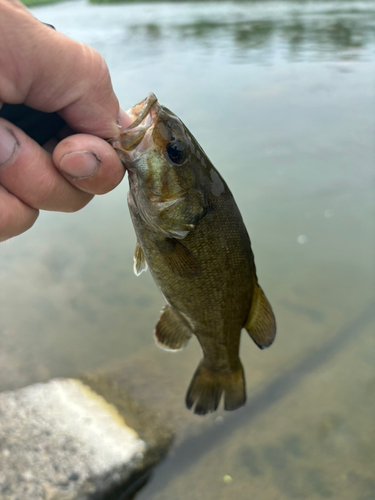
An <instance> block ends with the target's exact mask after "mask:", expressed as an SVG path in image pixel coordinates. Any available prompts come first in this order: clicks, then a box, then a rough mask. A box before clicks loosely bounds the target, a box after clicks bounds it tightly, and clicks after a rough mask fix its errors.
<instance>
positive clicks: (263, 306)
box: [244, 283, 276, 349]
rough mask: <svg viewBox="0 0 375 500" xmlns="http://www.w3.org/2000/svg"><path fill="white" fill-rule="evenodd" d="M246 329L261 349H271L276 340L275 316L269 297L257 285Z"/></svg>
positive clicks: (255, 285) (255, 284)
mask: <svg viewBox="0 0 375 500" xmlns="http://www.w3.org/2000/svg"><path fill="white" fill-rule="evenodd" d="M244 328H245V329H246V330H247V331H248V333H249V335H250V337H251V338H252V339H253V340H254V342H255V343H256V345H257V346H258V347H259V348H260V349H264V348H265V347H269V346H270V345H271V344H272V342H273V341H274V340H275V335H276V320H275V316H274V314H273V311H272V308H271V305H270V303H269V302H268V300H267V297H266V296H265V295H264V292H263V290H262V289H261V287H260V286H259V285H258V284H257V283H254V295H253V301H252V304H251V309H250V313H249V316H248V318H247V321H246V323H245V325H244Z"/></svg>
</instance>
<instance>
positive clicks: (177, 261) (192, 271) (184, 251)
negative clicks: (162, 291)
mask: <svg viewBox="0 0 375 500" xmlns="http://www.w3.org/2000/svg"><path fill="white" fill-rule="evenodd" d="M158 248H159V250H160V255H161V256H162V258H163V259H164V261H165V262H166V263H167V264H168V266H169V267H170V268H171V269H172V271H173V272H174V273H175V274H177V275H178V276H181V278H194V277H196V276H198V275H199V274H200V272H201V266H200V264H199V261H198V260H197V259H196V258H195V257H194V255H193V254H192V253H191V252H190V250H189V249H188V248H186V246H185V245H184V244H183V243H181V241H179V240H176V239H174V238H166V239H165V240H164V241H163V242H159V243H158Z"/></svg>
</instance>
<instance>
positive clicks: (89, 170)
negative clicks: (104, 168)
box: [60, 151, 101, 179]
mask: <svg viewBox="0 0 375 500" xmlns="http://www.w3.org/2000/svg"><path fill="white" fill-rule="evenodd" d="M100 163H101V160H100V158H99V157H98V156H97V155H96V154H95V153H92V152H91V151H76V152H74V153H67V154H65V155H64V156H63V157H62V158H61V162H60V170H61V171H62V172H64V173H65V174H67V175H69V176H70V177H73V178H74V179H85V178H86V177H91V176H92V175H94V174H95V172H96V171H97V170H98V166H99V164H100Z"/></svg>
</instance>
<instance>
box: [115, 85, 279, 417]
mask: <svg viewBox="0 0 375 500" xmlns="http://www.w3.org/2000/svg"><path fill="white" fill-rule="evenodd" d="M128 113H129V115H130V116H131V117H133V118H134V122H133V123H132V125H130V126H129V127H128V128H127V129H125V130H124V131H123V132H122V133H121V134H119V135H118V136H116V137H113V138H112V139H110V140H109V142H110V143H111V144H112V146H113V147H114V148H115V149H116V151H117V153H118V155H119V157H120V159H121V161H122V162H123V164H124V166H125V168H126V169H127V171H128V177H129V188H130V189H129V193H128V206H129V210H130V215H131V218H132V222H133V225H134V229H135V232H136V236H137V244H136V249H135V254H134V271H135V273H136V274H137V275H139V274H140V273H141V272H142V271H145V270H146V269H147V268H149V269H150V271H151V274H152V276H153V278H154V280H155V282H156V284H157V285H158V287H159V288H160V290H161V292H162V294H163V295H164V297H165V299H166V302H167V305H166V306H165V307H164V308H163V310H162V314H161V316H160V318H159V321H158V323H157V325H156V327H155V339H156V342H157V344H158V345H159V346H160V347H162V348H164V349H168V350H178V349H181V348H183V347H184V346H185V345H186V344H187V343H188V341H189V340H190V338H191V336H192V335H193V334H194V335H195V336H196V337H197V338H198V341H199V343H200V345H201V347H202V350H203V359H202V360H201V362H200V364H199V366H198V368H197V370H196V372H195V374H194V376H193V379H192V381H191V383H190V386H189V388H188V391H187V394H186V406H187V407H188V408H189V409H191V408H194V412H195V413H196V414H199V415H204V414H206V413H208V412H213V411H215V410H216V409H217V407H218V405H219V402H220V399H221V396H222V395H224V408H225V410H229V411H230V410H235V409H237V408H239V407H241V406H242V405H244V404H245V401H246V391H245V380H244V372H243V367H242V364H241V361H240V359H239V345H240V335H241V330H242V328H244V329H246V330H247V332H248V333H249V335H250V336H251V338H252V339H253V340H254V342H255V343H256V344H257V345H258V347H260V348H261V349H263V348H265V347H268V346H270V345H271V344H272V342H273V340H274V338H275V334H276V322H275V317H274V314H273V312H272V308H271V306H270V304H269V302H268V300H267V298H266V296H265V295H264V292H263V290H262V289H261V287H260V286H259V284H258V279H257V275H256V269H255V264H254V255H253V252H252V250H251V244H250V239H249V236H248V234H247V231H246V228H245V225H244V223H243V221H242V217H241V214H240V212H239V210H238V208H237V205H236V202H235V201H234V198H233V196H232V193H231V192H230V190H229V188H228V186H227V185H226V183H225V181H224V179H223V178H222V177H221V175H220V174H219V172H218V171H217V170H216V169H215V167H214V166H213V165H212V163H211V162H210V160H209V159H208V158H207V156H206V154H205V153H204V151H203V149H202V148H201V147H200V145H199V144H198V143H197V141H196V140H195V138H194V137H193V136H192V135H191V133H190V132H189V130H188V129H187V128H186V127H185V125H184V124H183V123H182V122H181V120H180V119H179V118H178V117H177V116H176V115H174V114H173V113H172V112H171V111H169V110H168V109H167V108H165V107H164V106H161V105H160V104H159V103H158V101H157V99H156V97H155V95H154V94H149V95H148V97H147V98H146V99H145V100H144V101H142V102H140V103H139V104H137V105H135V106H134V107H133V108H131V109H130V110H129V111H128Z"/></svg>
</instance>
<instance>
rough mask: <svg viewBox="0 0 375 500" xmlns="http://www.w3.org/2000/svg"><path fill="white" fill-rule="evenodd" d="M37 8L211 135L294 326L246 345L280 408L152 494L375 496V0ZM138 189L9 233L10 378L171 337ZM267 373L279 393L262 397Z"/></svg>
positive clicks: (42, 373) (251, 370)
mask: <svg viewBox="0 0 375 500" xmlns="http://www.w3.org/2000/svg"><path fill="white" fill-rule="evenodd" d="M33 13H34V15H35V16H37V17H38V18H39V19H40V20H42V21H44V22H48V23H51V24H53V25H54V26H55V27H56V29H58V30H59V31H61V32H63V33H65V34H67V35H69V36H71V37H73V38H75V39H77V40H80V41H82V42H84V43H87V44H89V45H91V46H93V47H95V48H96V49H97V50H98V51H99V52H100V53H101V54H102V55H103V56H104V57H105V59H106V61H107V63H108V65H109V68H110V71H111V74H112V79H113V85H114V88H115V90H116V92H117V95H118V96H119V99H120V102H121V104H122V106H123V107H124V108H125V109H127V108H128V107H130V106H131V105H133V104H134V103H136V102H138V101H139V100H141V99H142V98H144V97H145V96H146V95H147V93H148V92H149V91H153V92H154V93H155V94H156V95H157V96H158V98H159V100H160V102H161V103H162V104H165V105H167V107H168V108H170V109H172V110H173V111H174V112H175V113H176V114H177V115H178V116H180V118H181V119H182V120H183V121H184V122H185V123H186V125H187V126H188V127H189V128H190V130H192V132H193V133H194V135H195V136H196V137H197V138H198V140H199V142H200V143H201V145H202V146H203V148H204V149H205V151H206V152H207V154H208V156H209V157H210V159H211V160H212V162H213V163H214V164H215V166H216V167H217V168H218V170H219V171H220V172H221V173H222V175H223V177H224V178H225V179H226V181H227V183H228V184H229V186H230V188H231V190H232V192H233V194H234V196H235V198H236V200H237V203H238V205H239V207H240V210H241V212H242V215H243V218H244V221H245V223H246V226H247V228H248V231H249V234H250V237H251V240H252V245H253V250H254V253H255V259H256V264H257V269H258V275H259V279H260V283H261V284H262V286H263V288H264V289H265V291H266V294H267V296H268V298H269V300H270V302H271V303H272V305H273V308H274V311H275V313H276V317H277V321H278V337H277V340H276V342H275V344H274V345H273V346H272V348H271V349H269V350H268V351H267V352H265V353H263V352H262V353H261V352H260V351H259V350H258V349H257V348H256V347H255V346H254V345H253V344H252V343H251V342H250V341H249V340H248V339H247V338H246V339H244V340H243V345H242V349H241V357H242V360H243V363H244V366H245V370H246V373H247V380H248V396H249V401H250V402H251V401H253V402H254V404H255V403H256V402H257V401H258V406H257V408H263V407H264V408H263V410H262V411H260V410H259V411H258V410H257V411H256V412H255V413H248V414H247V413H243V415H248V417H246V418H245V417H241V418H242V419H240V420H239V421H238V426H236V427H232V428H231V429H232V430H231V433H230V435H228V436H220V439H216V438H212V439H211V440H208V441H207V443H206V444H205V446H204V447H203V448H202V447H201V448H200V451H197V449H198V448H199V446H198V447H197V448H194V445H191V446H190V448H186V449H182V450H181V451H180V452H179V453H176V455H175V456H174V457H172V459H168V460H167V461H166V462H165V463H164V464H163V465H162V466H161V467H160V469H159V470H158V471H157V473H156V474H155V476H154V479H153V480H152V481H151V482H150V483H149V484H148V485H147V487H146V488H145V489H144V490H143V491H142V492H141V493H140V494H139V495H138V496H137V498H139V500H146V499H148V500H169V499H174V500H177V499H183V500H195V499H199V500H200V499H201V498H206V499H207V500H211V499H215V500H220V499H228V498H236V499H238V500H248V499H250V498H251V499H256V500H279V499H280V500H284V499H285V500H289V499H291V498H296V499H309V500H310V499H311V500H315V499H320V498H331V499H340V500H345V499H348V500H353V499H354V498H355V499H356V500H374V499H375V476H374V470H375V423H374V422H375V418H374V415H375V398H374V392H375V338H374V327H375V324H374V316H373V310H374V308H375V290H374V272H375V270H374V243H375V234H374V207H375V202H374V201H375V196H374V160H375V158H374V128H375V127H374V109H375V107H374V104H375V102H374V82H375V78H374V76H375V64H374V63H375V51H374V49H375V29H374V28H375V5H374V3H373V2H372V1H371V0H369V1H328V0H326V1H314V2H313V1H311V2H299V1H291V2H289V1H275V2H272V1H269V2H268V1H259V2H257V1H252V2H207V3H201V2H193V3H141V4H135V3H134V4H133V3H131V4H117V5H89V4H88V3H85V2H81V1H80V0H79V1H77V2H69V3H60V4H55V5H52V6H43V7H38V8H34V9H33ZM126 191H127V181H126V180H125V182H123V183H122V185H120V186H119V187H118V188H117V189H115V190H114V191H113V192H112V193H110V194H108V195H105V196H101V197H96V198H95V200H94V201H93V202H92V203H91V204H90V205H89V206H88V207H86V208H85V209H84V210H82V211H81V212H79V213H76V214H69V215H68V214H58V213H42V214H41V216H40V218H39V220H38V222H37V223H36V225H35V227H34V228H33V229H32V230H30V231H29V232H27V233H26V234H24V235H22V236H20V237H18V238H15V239H13V240H11V241H9V242H6V243H3V244H1V246H0V279H1V281H0V283H1V285H0V313H1V316H0V346H1V349H0V390H5V389H11V388H15V387H20V386H23V385H26V384H28V383H32V382H36V381H43V380H47V379H49V378H50V377H55V376H74V375H76V374H77V373H80V372H82V371H85V370H89V369H96V368H98V367H100V366H102V365H104V364H108V363H111V361H112V360H115V359H118V358H119V357H120V358H123V359H124V363H126V360H127V359H128V360H131V359H132V358H133V357H134V356H137V355H139V354H140V353H142V352H143V350H145V349H148V347H149V346H150V345H151V344H152V343H153V342H154V341H153V337H152V332H153V327H154V324H155V322H156V320H157V318H158V314H159V311H160V308H161V307H162V305H163V299H162V297H161V295H160V293H159V292H158V290H157V288H156V286H155V285H154V283H153V281H152V279H151V277H150V275H149V273H144V274H142V275H141V276H140V277H139V278H136V277H135V276H134V275H133V271H132V255H133V250H134V246H135V236H134V231H133V228H132V225H131V222H130V218H129V214H128V210H127V206H126ZM155 349H156V347H155ZM166 355H167V354H166ZM184 355H185V354H184ZM186 356H189V349H187V350H186ZM197 362H198V359H197V358H196V356H195V353H194V359H193V358H192V370H193V369H194V368H195V365H196V363H197ZM189 376H190V374H189ZM171 377H173V373H171ZM267 384H271V385H267ZM272 384H274V385H272ZM275 384H276V385H275ZM264 387H269V393H268V394H269V399H270V398H271V403H270V401H268V403H267V404H265V403H264V401H263V402H262V400H261V399H260V400H256V395H257V394H258V392H259V390H260V388H264ZM185 389H186V388H185V387H181V405H183V395H184V391H185ZM162 397H163V395H162V393H161V394H160V398H162ZM252 398H253V399H252ZM254 398H255V399H254ZM262 405H263V406H262ZM223 416H224V418H225V415H224V414H223ZM186 457H189V460H187V458H186Z"/></svg>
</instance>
